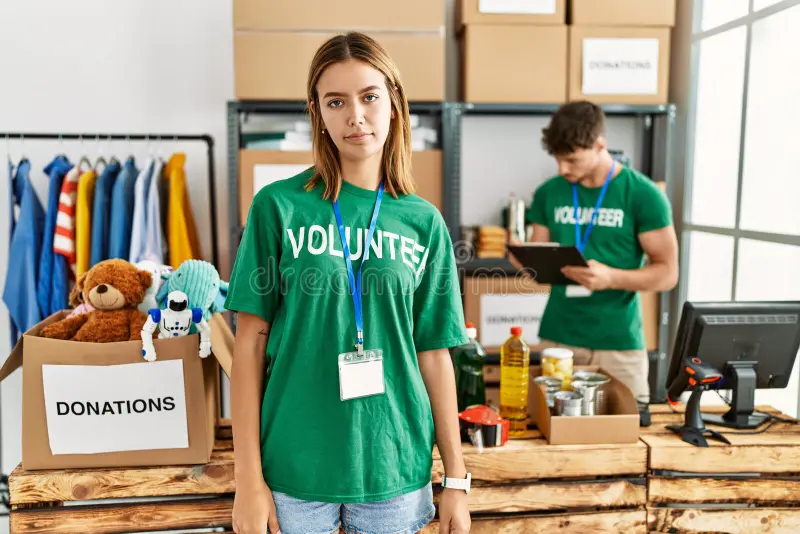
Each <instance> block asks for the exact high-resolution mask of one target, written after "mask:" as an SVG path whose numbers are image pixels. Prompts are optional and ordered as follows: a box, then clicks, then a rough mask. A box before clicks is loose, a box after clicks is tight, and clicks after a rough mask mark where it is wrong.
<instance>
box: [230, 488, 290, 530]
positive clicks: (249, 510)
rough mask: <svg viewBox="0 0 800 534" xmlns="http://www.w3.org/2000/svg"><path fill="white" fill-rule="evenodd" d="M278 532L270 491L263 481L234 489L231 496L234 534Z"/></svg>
mask: <svg viewBox="0 0 800 534" xmlns="http://www.w3.org/2000/svg"><path fill="white" fill-rule="evenodd" d="M267 527H269V533H270V534H279V533H280V531H281V529H280V527H279V526H278V515H277V514H276V513H275V501H274V500H273V499H272V492H271V491H270V490H269V488H268V487H267V485H266V484H265V483H264V482H260V483H255V484H254V485H253V486H251V487H249V488H242V489H238V488H237V490H236V496H235V497H234V498H233V531H234V532H235V533H236V534H265V533H266V532H267Z"/></svg>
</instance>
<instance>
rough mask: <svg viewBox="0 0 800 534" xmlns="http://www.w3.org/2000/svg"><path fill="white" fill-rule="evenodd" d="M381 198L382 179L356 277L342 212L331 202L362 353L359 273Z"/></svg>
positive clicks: (357, 346)
mask: <svg viewBox="0 0 800 534" xmlns="http://www.w3.org/2000/svg"><path fill="white" fill-rule="evenodd" d="M382 198H383V181H381V184H380V186H379V187H378V198H376V199H375V208H374V209H373V210H372V220H371V221H370V223H369V230H368V231H367V238H366V239H365V240H364V249H363V250H364V252H363V254H362V256H363V259H362V260H361V265H360V266H359V267H358V278H356V276H355V275H354V274H353V262H352V260H351V258H350V247H348V246H347V236H346V234H345V231H344V223H343V222H342V213H341V211H339V202H338V201H336V200H335V201H334V202H333V212H334V214H336V224H337V226H338V227H339V237H340V238H341V240H342V250H343V252H344V259H345V262H346V263H347V277H348V278H349V279H350V295H351V296H352V297H353V308H354V309H355V313H356V329H357V330H358V344H357V345H356V349H357V351H358V353H359V354H363V353H364V308H363V302H362V300H361V273H362V271H363V270H364V262H366V261H367V257H368V256H369V247H370V245H371V244H372V234H374V233H375V225H376V223H377V222H378V212H379V211H380V210H381V199H382Z"/></svg>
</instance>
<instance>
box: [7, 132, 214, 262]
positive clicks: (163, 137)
mask: <svg viewBox="0 0 800 534" xmlns="http://www.w3.org/2000/svg"><path fill="white" fill-rule="evenodd" d="M0 139H6V140H7V141H10V140H11V139H19V140H20V141H22V142H23V143H24V142H25V140H28V139H36V140H43V139H46V140H57V141H62V140H77V141H92V140H97V141H154V142H159V141H202V142H204V143H205V144H206V147H207V153H208V209H209V216H210V217H211V257H212V263H213V264H214V266H215V267H216V268H217V269H219V268H220V265H219V252H218V249H219V246H218V245H219V243H218V241H217V239H218V238H217V198H216V197H217V195H216V176H215V173H214V138H213V137H211V136H210V135H208V134H198V135H187V134H166V133H160V134H158V133H152V134H141V133H138V134H120V133H35V132H27V133H26V132H0Z"/></svg>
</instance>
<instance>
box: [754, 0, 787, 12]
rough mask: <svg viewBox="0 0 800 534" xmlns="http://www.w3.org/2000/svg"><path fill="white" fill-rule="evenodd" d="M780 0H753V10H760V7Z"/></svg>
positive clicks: (762, 7)
mask: <svg viewBox="0 0 800 534" xmlns="http://www.w3.org/2000/svg"><path fill="white" fill-rule="evenodd" d="M780 1H782V0H753V10H754V11H758V10H759V9H764V8H765V7H769V6H771V5H773V4H777V3H778V2H780Z"/></svg>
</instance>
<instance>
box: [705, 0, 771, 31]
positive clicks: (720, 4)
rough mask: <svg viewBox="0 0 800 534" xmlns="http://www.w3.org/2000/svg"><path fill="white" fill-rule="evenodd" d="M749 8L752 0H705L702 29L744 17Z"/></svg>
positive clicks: (763, 0)
mask: <svg viewBox="0 0 800 534" xmlns="http://www.w3.org/2000/svg"><path fill="white" fill-rule="evenodd" d="M768 1H769V0H762V2H768ZM749 8H750V0H703V17H702V21H703V22H702V29H703V31H705V30H710V29H712V28H715V27H717V26H720V25H722V24H727V23H728V22H731V21H732V20H736V19H738V18H741V17H744V16H745V15H747V12H748V10H749Z"/></svg>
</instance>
